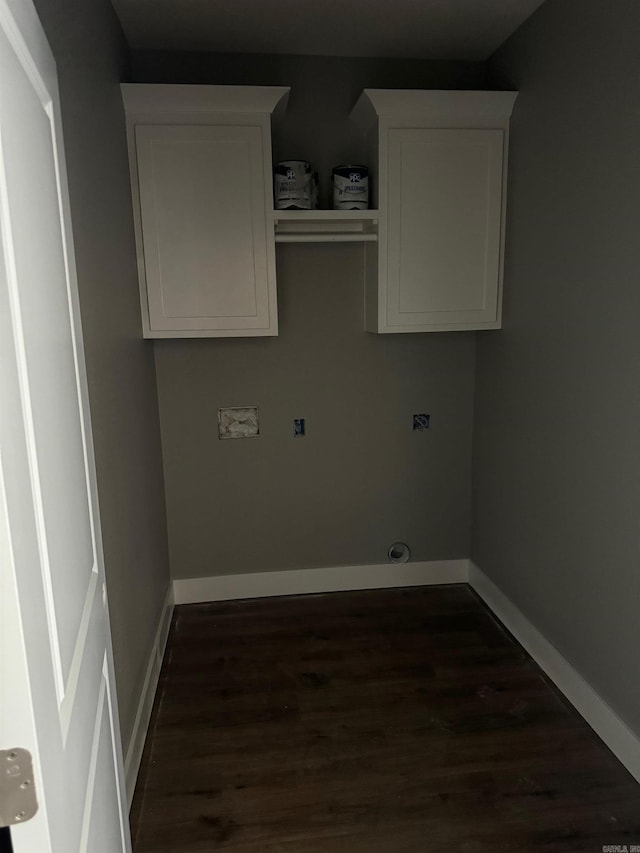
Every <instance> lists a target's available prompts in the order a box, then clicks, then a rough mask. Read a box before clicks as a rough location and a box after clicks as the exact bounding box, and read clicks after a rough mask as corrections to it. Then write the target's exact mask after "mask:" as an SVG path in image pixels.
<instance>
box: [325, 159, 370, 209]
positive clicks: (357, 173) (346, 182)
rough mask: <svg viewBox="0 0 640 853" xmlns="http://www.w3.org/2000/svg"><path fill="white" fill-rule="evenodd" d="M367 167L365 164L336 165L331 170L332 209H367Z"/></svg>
mask: <svg viewBox="0 0 640 853" xmlns="http://www.w3.org/2000/svg"><path fill="white" fill-rule="evenodd" d="M368 207H369V169H368V168H367V167H366V166H351V165H346V166H336V167H335V168H334V170H333V209H334V210H367V208H368Z"/></svg>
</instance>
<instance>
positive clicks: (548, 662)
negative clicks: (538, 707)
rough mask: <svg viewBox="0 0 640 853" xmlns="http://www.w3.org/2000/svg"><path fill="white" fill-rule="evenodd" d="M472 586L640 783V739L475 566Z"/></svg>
mask: <svg viewBox="0 0 640 853" xmlns="http://www.w3.org/2000/svg"><path fill="white" fill-rule="evenodd" d="M469 584H470V585H471V586H472V588H473V589H474V590H475V591H476V592H477V593H478V595H479V596H480V597H481V598H482V599H483V601H484V602H485V603H486V604H487V605H488V607H489V608H490V609H491V610H492V611H493V612H494V613H495V615H496V616H497V617H498V619H500V621H501V622H503V623H504V625H505V627H506V628H507V629H508V630H509V631H511V633H512V634H513V636H514V637H515V638H516V640H517V641H518V642H519V643H520V645H521V646H523V647H524V648H525V649H526V651H527V652H528V653H529V654H530V655H531V657H532V658H533V659H534V660H535V662H536V663H537V664H538V666H539V667H540V668H541V669H542V670H543V671H544V672H545V674H546V675H548V676H549V678H550V679H551V680H552V681H553V683H554V684H555V685H556V687H557V688H558V689H559V690H560V691H561V692H562V693H564V695H565V696H566V697H567V699H568V700H569V702H571V704H572V705H573V706H574V707H575V708H576V710H577V711H578V713H579V714H580V715H581V716H582V717H584V719H585V720H586V721H587V723H588V724H589V725H590V726H591V728H592V729H593V730H594V731H595V732H596V734H597V735H598V736H599V737H600V738H602V740H603V741H604V742H605V743H606V745H607V746H608V747H609V749H610V750H611V752H613V754H614V755H615V756H616V757H617V758H618V759H619V761H620V762H621V763H622V764H623V765H624V766H625V767H626V768H627V770H628V771H629V773H631V775H632V776H633V777H634V778H635V779H636V780H637V781H638V782H640V738H638V737H637V735H636V734H634V732H633V731H631V729H630V728H629V727H628V726H627V724H626V723H625V722H623V720H621V719H620V717H618V715H617V714H616V713H615V711H613V710H612V709H611V708H610V707H609V705H607V703H606V702H605V701H604V699H602V698H601V697H600V696H599V695H598V694H597V693H596V691H595V690H594V689H593V687H591V685H590V684H588V683H587V681H585V679H584V678H583V677H582V676H581V675H580V673H579V672H577V670H575V669H574V668H573V666H572V665H571V664H570V663H569V662H568V661H567V660H566V659H565V658H564V657H563V656H562V655H561V654H560V652H559V651H558V650H557V649H556V648H555V647H554V646H552V645H551V643H550V642H549V641H548V640H546V639H545V638H544V637H543V636H542V634H541V633H540V632H539V631H538V629H537V628H536V627H535V626H534V625H532V624H531V622H529V620H528V619H527V618H526V616H524V614H522V613H521V612H520V610H518V608H517V607H516V606H515V604H513V602H512V601H510V599H508V598H507V597H506V595H504V593H503V592H501V591H500V590H499V589H498V587H497V586H496V585H495V584H494V583H493V581H491V580H490V579H489V578H488V577H487V576H486V575H485V574H484V573H483V572H482V571H481V570H480V569H479V568H478V567H477V566H476V565H475V564H474V563H470V565H469Z"/></svg>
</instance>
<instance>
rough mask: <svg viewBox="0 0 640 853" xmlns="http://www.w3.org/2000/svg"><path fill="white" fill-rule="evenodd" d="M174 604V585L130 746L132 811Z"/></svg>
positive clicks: (127, 775)
mask: <svg viewBox="0 0 640 853" xmlns="http://www.w3.org/2000/svg"><path fill="white" fill-rule="evenodd" d="M173 604H174V601H173V586H170V587H169V589H168V591H167V596H166V598H165V602H164V606H163V608H162V614H161V616H160V621H159V623H158V629H157V631H156V634H155V637H154V639H153V645H152V647H151V652H150V654H149V662H148V664H147V671H146V673H145V677H144V682H143V684H142V690H141V691H140V699H139V701H138V708H137V710H136V718H135V720H134V723H133V731H132V733H131V738H130V740H129V747H128V749H127V754H126V756H125V760H124V778H125V785H126V789H127V802H128V805H129V808H131V802H132V800H133V792H134V791H135V787H136V780H137V778H138V771H139V770H140V761H141V759H142V751H143V749H144V742H145V739H146V737H147V730H148V728H149V721H150V719H151V711H152V709H153V700H154V698H155V695H156V688H157V686H158V677H159V675H160V669H161V667H162V659H163V657H164V650H165V647H166V645H167V637H168V636H169V627H170V626H171V616H172V614H173Z"/></svg>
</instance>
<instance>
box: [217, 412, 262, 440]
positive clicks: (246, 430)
mask: <svg viewBox="0 0 640 853" xmlns="http://www.w3.org/2000/svg"><path fill="white" fill-rule="evenodd" d="M258 435H260V422H259V419H258V407H257V406H233V407H229V408H225V409H218V438H255V437H256V436H258Z"/></svg>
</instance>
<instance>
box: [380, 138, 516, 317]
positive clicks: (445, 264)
mask: <svg viewBox="0 0 640 853" xmlns="http://www.w3.org/2000/svg"><path fill="white" fill-rule="evenodd" d="M503 141H504V132H503V131H502V130H501V129H473V130H467V129H447V130H443V129H431V128H429V129H417V130H416V129H404V128H401V129H393V128H392V129H390V130H389V132H388V149H387V150H388V172H387V174H388V186H387V192H388V195H387V198H388V216H387V247H386V248H387V269H386V323H385V325H386V327H387V328H385V329H384V331H429V330H435V329H464V328H469V329H478V328H491V327H495V326H496V325H498V323H499V319H500V318H499V315H498V312H499V303H500V300H499V289H500V243H501V213H502V172H503Z"/></svg>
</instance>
